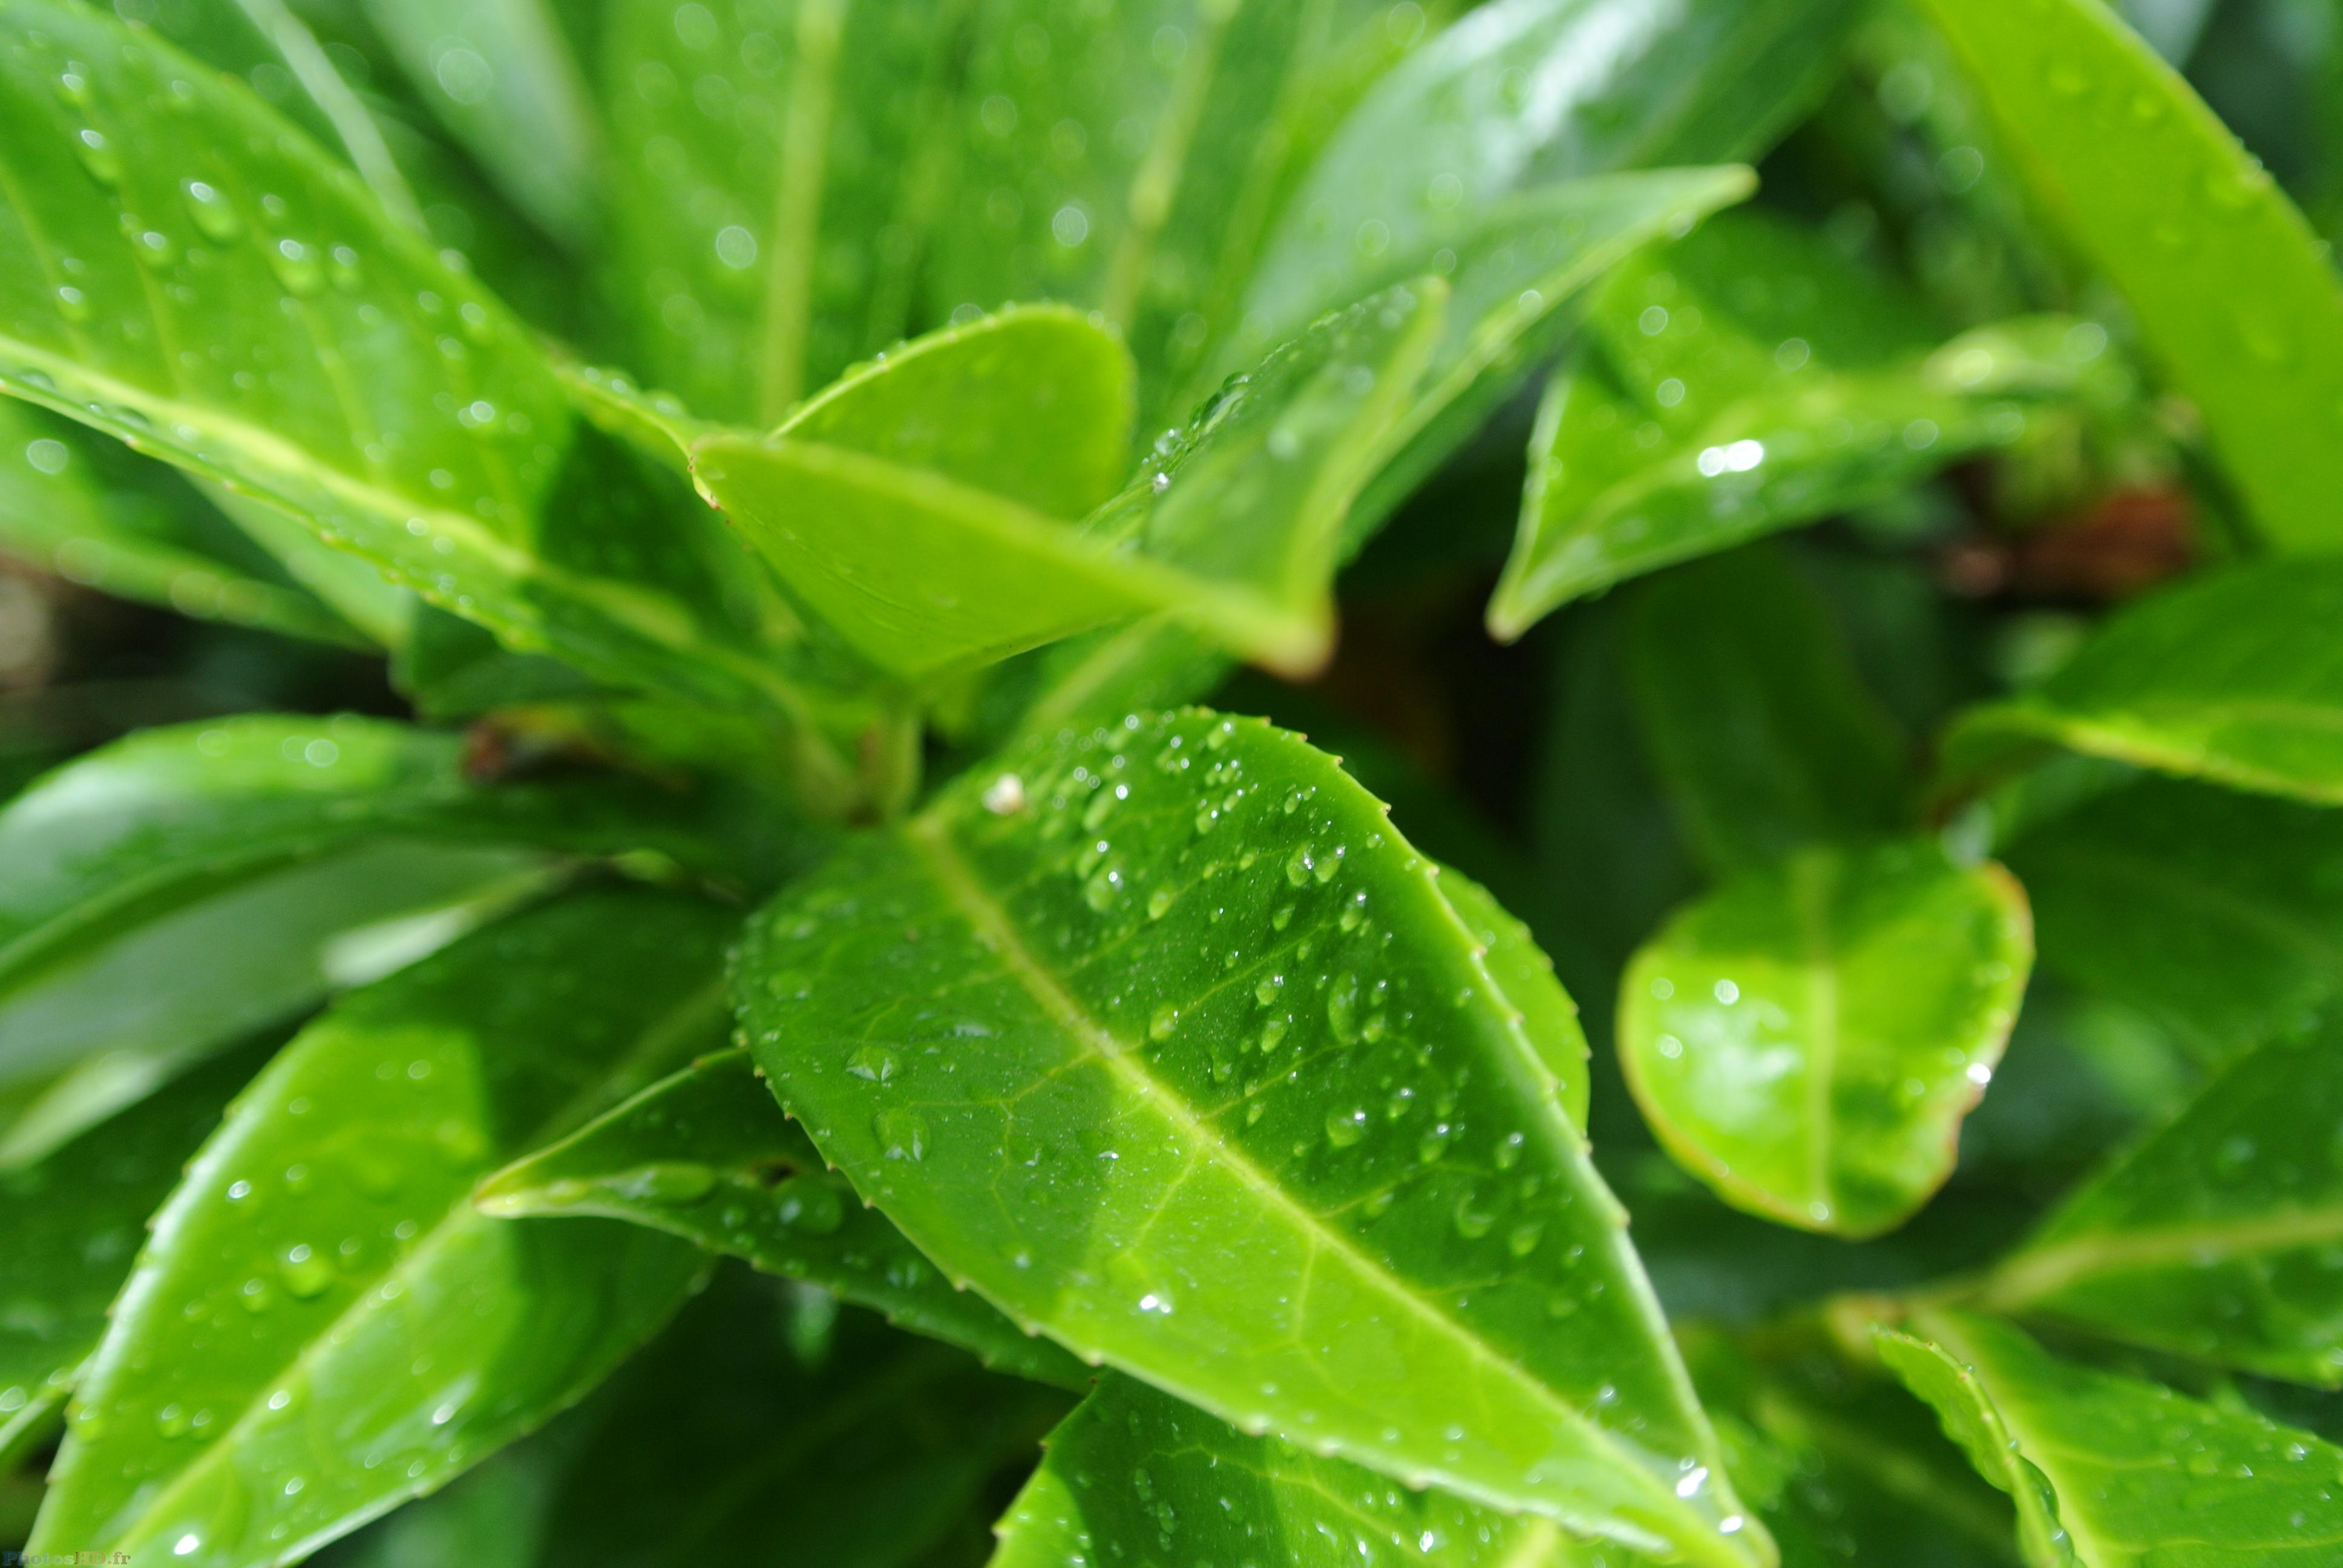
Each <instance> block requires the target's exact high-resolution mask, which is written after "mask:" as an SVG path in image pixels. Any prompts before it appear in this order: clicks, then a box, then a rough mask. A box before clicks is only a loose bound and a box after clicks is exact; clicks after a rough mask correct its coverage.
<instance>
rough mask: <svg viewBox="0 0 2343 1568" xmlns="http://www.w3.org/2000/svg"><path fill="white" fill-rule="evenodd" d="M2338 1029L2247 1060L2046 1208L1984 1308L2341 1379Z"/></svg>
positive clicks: (2293, 1373)
mask: <svg viewBox="0 0 2343 1568" xmlns="http://www.w3.org/2000/svg"><path fill="white" fill-rule="evenodd" d="M2335 1041H2336V1031H2335V1030H2332V1029H2331V1028H2330V1029H2323V1030H2316V1031H2314V1032H2312V1033H2310V1034H2308V1035H2299V1036H2292V1037H2288V1038H2287V1039H2283V1040H2278V1041H2275V1042H2273V1043H2271V1044H2268V1045H2265V1046H2262V1047H2261V1048H2260V1049H2258V1050H2253V1051H2249V1052H2247V1054H2246V1055H2244V1056H2243V1057H2241V1058H2240V1059H2239V1060H2237V1061H2236V1062H2235V1063H2233V1064H2232V1065H2230V1066H2229V1067H2228V1068H2227V1070H2224V1071H2223V1072H2221V1073H2220V1074H2219V1075H2217V1077H2216V1078H2214V1080H2213V1081H2211V1082H2210V1083H2208V1084H2207V1086H2206V1087H2205V1089H2204V1090H2203V1091H2201V1092H2200V1093H2199V1094H2198V1095H2197V1098H2196V1099H2195V1100H2194V1101H2191V1102H2190V1103H2189V1105H2188V1106H2187V1109H2186V1110H2185V1111H2182V1112H2181V1113H2180V1115H2179V1116H2178V1117H2177V1119H2176V1120H2174V1121H2172V1122H2171V1123H2170V1125H2168V1126H2166V1127H2164V1128H2162V1129H2160V1130H2159V1131H2157V1132H2156V1133H2155V1134H2153V1135H2152V1136H2150V1137H2149V1138H2148V1139H2147V1141H2144V1142H2142V1143H2140V1144H2138V1145H2137V1146H2136V1147H2134V1148H2132V1149H2130V1150H2128V1151H2126V1152H2125V1153H2124V1154H2123V1155H2122V1157H2121V1158H2120V1159H2118V1160H2117V1161H2116V1162H2115V1163H2114V1164H2113V1165H2112V1166H2110V1167H2109V1168H2108V1169H2107V1171H2103V1172H2101V1173H2100V1174H2099V1175H2098V1176H2097V1178H2096V1179H2095V1180H2094V1181H2091V1182H2090V1183H2089V1184H2088V1185H2087V1186H2086V1187H2084V1188H2083V1189H2082V1190H2081V1191H2077V1192H2076V1193H2074V1194H2073V1195H2072V1196H2071V1197H2069V1198H2068V1199H2067V1200H2066V1202H2065V1203H2063V1204H2062V1205H2060V1206H2059V1208H2058V1209H2057V1211H2056V1212H2055V1213H2053V1214H2052V1215H2051V1216H2050V1218H2049V1219H2048V1221H2046V1222H2045V1223H2044V1224H2043V1226H2042V1227H2041V1229H2040V1230H2038V1231H2036V1232H2035V1234H2034V1235H2033V1237H2032V1238H2031V1239H2030V1240H2029V1241H2027V1242H2026V1245H2025V1246H2024V1247H2023V1248H2021V1249H2020V1250H2018V1251H2016V1252H2015V1253H2013V1254H2011V1255H2010V1256H2009V1257H2008V1258H2006V1259H2005V1260H2004V1261H2002V1262H2001V1263H2000V1264H1999V1265H1998V1266H1997V1267H1996V1269H1995V1271H1994V1273H1993V1276H1992V1278H1991V1279H1990V1281H1989V1282H1987V1284H1986V1288H1985V1291H1984V1293H1983V1297H1982V1300H1983V1301H1985V1302H1986V1303H1987V1304H1989V1305H1990V1306H1992V1307H1993V1308H1994V1309H1995V1310H1996V1311H1998V1312H2024V1313H2028V1314H2040V1315H2043V1316H2046V1317H2050V1318H2054V1319H2057V1320H2059V1321H2062V1322H2069V1323H2073V1324H2076V1325H2077V1326H2080V1327H2084V1328H2087V1329H2090V1330H2092V1331H2094V1332H2098V1333H2101V1334H2105V1335H2107V1336H2109V1337H2111V1338H2115V1339H2119V1340H2125V1341H2128V1342H2132V1343H2135V1344H2144V1345H2148V1346H2151V1347H2154V1348H2157V1349H2160V1350H2168V1351H2174V1352H2179V1353H2181V1354H2184V1355H2189V1356H2194V1357H2196V1358H2197V1359H2199V1360H2203V1361H2210V1362H2218V1363H2221V1364H2223V1365H2227V1366H2233V1367H2237V1368H2240V1369H2242V1370H2245V1371H2248V1372H2261V1373H2263V1374H2265V1375H2267V1376H2270V1377H2280V1378H2288V1379H2291V1380H2293V1381H2295V1382H2311V1383H2321V1384H2325V1385H2328V1386H2330V1387H2332V1386H2337V1385H2343V1281H2338V1277H2337V1271H2336V1269H2335V1267H2334V1258H2335V1248H2336V1245H2337V1243H2338V1241H2343V1177H2338V1175H2337V1173H2336V1167H2335V1162H2334V1161H2333V1160H2332V1159H2330V1158H2329V1157H2328V1150H2329V1148H2330V1147H2331V1144H2332V1141H2333V1137H2334V1130H2335V1128H2336V1126H2337V1124H2338V1118H2343V1109H2338V1106H2339V1105H2343V1087H2338V1085H2337V1083H2336V1081H2335V1077H2336V1075H2335V1073H2334V1071H2333V1066H2334V1057H2333V1052H2334V1050H2335Z"/></svg>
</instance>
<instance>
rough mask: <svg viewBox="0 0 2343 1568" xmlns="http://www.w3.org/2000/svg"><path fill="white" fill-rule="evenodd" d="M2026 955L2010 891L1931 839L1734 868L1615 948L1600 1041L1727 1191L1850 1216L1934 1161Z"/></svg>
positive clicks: (1988, 868) (1947, 1149)
mask: <svg viewBox="0 0 2343 1568" xmlns="http://www.w3.org/2000/svg"><path fill="white" fill-rule="evenodd" d="M2032 960H2033V932H2032V928H2031V924H2030V922H2029V920H2028V919H2027V914H2026V896H2025V893H2024V892H2023V891H2022V890H2020V889H2019V888H2018V886H2017V884H2016V882H2015V881H2014V880H2012V879H2011V878H2010V877H2009V875H2008V874H2007V873H2006V872H2005V871H2003V870H2002V869H2000V868H1999V867H1998V866H1994V865H1990V864H1988V865H1985V866H1978V867H1963V866H1958V865H1956V864H1954V863H1953V862H1952V861H1950V860H1949V859H1946V856H1945V853H1944V851H1943V850H1942V849H1939V848H1937V847H1936V845H1935V844H1934V843H1931V842H1925V841H1924V842H1914V843H1909V844H1892V845H1888V846H1885V847H1883V848H1879V849H1812V850H1808V851H1805V852H1804V853H1802V854H1798V855H1795V856H1793V857H1792V858H1791V859H1789V860H1787V861H1786V862H1785V863H1783V864H1782V865H1780V866H1777V867H1772V868H1766V869H1758V870H1755V871H1751V872H1747V873H1745V874H1744V875H1742V876H1741V877H1739V878H1736V879H1734V880H1732V881H1730V882H1727V883H1726V884H1725V886H1724V887H1722V888H1720V889H1719V890H1717V891H1715V892H1714V893H1712V894H1710V895H1708V896H1707V897H1706V898H1704V899H1702V900H1700V901H1699V902H1697V903H1695V904H1694V905H1693V906H1692V907H1691V908H1690V909H1688V910H1684V911H1683V912H1682V913H1680V914H1679V915H1677V916H1676V918H1675V919H1674V920H1671V921H1670V922H1669V924H1668V925H1667V926H1666V927H1665V928H1664V930H1662V931H1661V932H1660V934H1659V935H1658V936H1657V937H1655V938H1654V939H1653V940H1652V941H1651V942H1650V943H1649V944H1648V945H1646V946H1645V947H1644V949H1643V950H1642V951H1640V952H1638V953H1637V954H1636V955H1635V958H1634V961H1633V962H1632V963H1631V964H1629V965H1628V968H1627V973H1626V976H1625V978H1624V980H1622V981H1621V984H1620V995H1619V1050H1620V1056H1621V1059H1622V1060H1623V1061H1624V1064H1625V1066H1626V1069H1627V1081H1628V1084H1629V1086H1630V1087H1631V1088H1632V1089H1634V1092H1635V1099H1636V1101H1637V1103H1638V1104H1639V1105H1641V1106H1642V1108H1643V1111H1644V1119H1645V1120H1646V1121H1649V1122H1650V1123H1651V1126H1652V1130H1653V1131H1654V1132H1656V1133H1657V1134H1658V1135H1659V1138H1660V1141H1661V1142H1662V1144H1663V1145H1664V1146H1665V1147H1666V1149H1667V1150H1668V1151H1669V1152H1670V1153H1671V1154H1673V1155H1674V1156H1675V1158H1676V1160H1677V1161H1679V1162H1680V1163H1682V1164H1683V1165H1684V1168H1685V1169H1686V1170H1688V1171H1692V1172H1693V1173H1694V1175H1696V1176H1698V1177H1699V1178H1700V1179H1701V1180H1702V1181H1705V1182H1707V1183H1708V1184H1709V1185H1710V1186H1711V1187H1713V1188H1715V1190H1716V1191H1717V1193H1718V1194H1719V1195H1720V1196H1721V1197H1723V1198H1724V1199H1725V1201H1727V1202H1729V1203H1732V1204H1734V1205H1735V1207H1736V1208H1742V1209H1746V1210H1748V1211H1751V1212H1753V1213H1757V1214H1763V1215H1765V1216H1766V1217H1767V1218H1769V1219H1774V1220H1778V1221H1782V1222H1783V1223H1785V1224H1789V1225H1798V1226H1803V1227H1805V1228H1807V1229H1810V1230H1821V1231H1837V1232H1839V1233H1841V1234H1845V1235H1852V1236H1867V1235H1875V1234H1876V1233H1878V1232H1879V1231H1885V1230H1889V1229H1891V1228H1893V1227H1894V1226H1896V1225H1897V1224H1900V1223H1901V1222H1903V1221H1905V1220H1906V1219H1907V1218H1909V1217H1910V1216H1911V1214H1912V1213H1913V1211H1915V1210H1916V1209H1918V1208H1919V1207H1920V1205H1921V1204H1922V1203H1924V1202H1926V1201H1927V1199H1928V1198H1929V1196H1930V1195H1931V1194H1933V1193H1934V1192H1935V1191H1936V1189H1937V1188H1938V1187H1939V1186H1941V1185H1943V1183H1944V1181H1945V1179H1946V1177H1947V1176H1949V1175H1950V1174H1951V1173H1952V1169H1953V1160H1954V1152H1955V1150H1954V1141H1955V1137H1956V1133H1957V1131H1958V1130H1959V1127H1960V1121H1961V1118H1962V1117H1963V1116H1965V1115H1966V1114H1967V1113H1968V1111H1969V1108H1970V1107H1971V1106H1973V1105H1975V1104H1976V1101H1977V1098H1978V1096H1979V1095H1980V1094H1982V1093H1983V1092H1984V1090H1985V1086H1986V1083H1988V1082H1989V1081H1991V1080H1992V1077H1993V1069H1994V1064H1995V1063H1996V1062H1997V1061H1999V1060H2001V1050H2002V1047H2003V1045H2004V1044H2005V1043H2006V1041H2007V1040H2008V1038H2009V1030H2010V1026H2011V1024H2012V1023H2013V1022H2014V1021H2015V1020H2016V1016H2017V1003H2018V999H2019V998H2020V997H2021V996H2022V995H2023V994H2024V992H2025V989H2026V973H2027V971H2028V970H2029V969H2030V968H2031V966H2032Z"/></svg>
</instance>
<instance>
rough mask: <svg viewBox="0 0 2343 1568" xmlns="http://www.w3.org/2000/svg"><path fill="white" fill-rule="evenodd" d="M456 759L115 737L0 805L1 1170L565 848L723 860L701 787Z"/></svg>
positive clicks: (251, 735)
mask: <svg viewBox="0 0 2343 1568" xmlns="http://www.w3.org/2000/svg"><path fill="white" fill-rule="evenodd" d="M462 754H463V743H462V741H461V739H459V738H458V737H456V736H452V735H435V734H431V733H429V732H427V731H421V730H416V729H408V728H407V727H405V726H401V725H397V724H390V723H387V722H384V721H381V720H376V719H355V718H348V717H344V718H338V719H303V718H278V717H247V718H240V719H223V720H220V721H218V722H216V723H213V724H194V725H186V726H180V727H176V728H170V729H152V730H146V731H144V732H142V733H141V734H139V735H136V736H135V737H132V738H130V739H126V740H122V741H118V742H116V743H115V744H114V745H112V746H109V747H106V748H105V749H101V750H99V751H97V752H96V753H94V754H92V755H90V756H87V757H85V758H83V759H79V760H77V761H75V762H73V763H70V764H68V765H67V766H65V767H64V768H62V769H58V770H57V771H55V772H54V773H52V774H50V775H48V776H47V777H46V778H45V779H41V780H39V781H38V782H36V783H35V784H34V785H33V786H32V787H31V788H30V789H27V790H26V791H25V793H24V794H23V795H21V796H19V797H18V798H17V799H15V801H13V802H11V803H10V804H9V806H8V807H7V809H5V811H0V1128H5V1131H0V1164H9V1163H18V1162H21V1161H25V1160H27V1159H32V1158H35V1157H37V1156H38V1155H39V1154H40V1153H42V1152H44V1151H46V1150H47V1149H49V1148H52V1147H54V1146H55V1143H56V1142H57V1141H59V1140H60V1139H62V1138H65V1137H70V1136H71V1135H72V1134H73V1133H74V1132H75V1131H77V1130H79V1129H80V1128H82V1127H85V1126H87V1125H88V1124H89V1123H90V1121H93V1120H96V1119H98V1118H101V1117H103V1116H105V1115H106V1114H107V1113H108V1112H110V1111H113V1110H114V1109H116V1108H117V1107H119V1106H121V1105H123V1104H126V1103H128V1102H129V1101H132V1100H135V1099H136V1098H138V1097H139V1096H140V1095H142V1094H144V1093H146V1091H148V1090H150V1089H152V1088H153V1087H154V1086H155V1085H156V1083H158V1082H160V1081H162V1080H163V1079H165V1078H166V1077H168V1076H169V1075H170V1074H171V1073H172V1072H173V1071H175V1070H177V1069H178V1068H179V1067H181V1066H184V1065H185V1064H186V1062H188V1061H190V1060H195V1059H196V1058H199V1057H200V1056H202V1055H203V1054H204V1053H206V1051H209V1050H213V1049H216V1047H218V1046H220V1045H222V1044H224V1043H226V1041H228V1040H233V1039H235V1038H236V1037H237V1036H239V1035H241V1034H243V1033H245V1032H246V1031H248V1030H253V1029H256V1028H260V1027H263V1026H265V1025H266V1024H270V1023H273V1022H276V1021H277V1020H282V1019H287V1018H289V1017H292V1016H295V1015H297V1014H298V1013H299V1012H300V1010H303V1009H304V1008H307V1007H309V1006H311V1005H314V1004H315V1002H316V1001H317V1000H318V999H319V998H320V997H321V996H323V995H324V994H325V993H326V992H327V990H329V989H331V988H333V987H335V986H337V985H344V984H349V983H353V982H354V981H355V980H362V979H371V978H374V977H375V976H378V975H381V974H383V973H386V972H387V970H389V969H391V968H395V967H397V965H398V964H401V963H405V962H407V961H408V960H411V959H414V958H416V957H419V956H421V955H422V954H423V953H426V952H428V951H430V950H432V949H433V948H436V947H437V946H439V945H441V944H442V943H444V942H446V941H447V940H449V939H451V938H453V937H455V936H457V935H459V934H461V933H462V932H463V931H464V930H466V929H468V927H469V926H470V925H472V924H473V923H475V922H477V921H478V920H480V919H482V918H484V917H486V916H488V915H490V914H493V913H494V912H496V911H497V910H500V909H504V908H507V907H509V906H510V905H511V904H512V903H513V902H514V901H515V900H518V899H522V898H526V897H528V896H530V895H531V894H533V893H535V892H537V891H539V890H542V889H543V888H544V887H545V885H546V884H547V881H548V879H549V878H550V877H551V876H552V875H554V874H555V873H556V872H557V871H558V868H559V864H560V862H559V860H558V858H557V857H558V855H559V854H561V853H570V854H587V855H615V854H620V853H625V852H628V851H635V850H648V851H650V852H652V853H653V854H654V855H656V856H659V857H661V858H663V859H667V860H668V861H669V863H674V862H676V861H681V862H682V863H684V864H687V865H689V866H692V867H694V868H695V869H702V870H705V871H707V872H709V873H711V874H714V875H717V876H719V877H725V876H728V875H729V874H730V871H731V869H732V863H733V861H734V856H733V855H732V853H731V852H730V851H729V850H728V849H726V848H725V847H724V846H723V845H722V844H721V843H719V842H718V841H716V840H715V839H712V838H710V837H709V836H708V830H707V828H706V827H705V826H703V825H702V824H700V823H696V822H693V821H692V820H691V818H692V817H693V816H694V815H697V814H699V811H698V808H696V807H695V805H694V803H693V801H692V800H691V799H690V798H689V797H688V796H669V795H667V794H666V792H665V791H663V790H659V789H653V788H651V787H649V786H643V785H633V784H628V783H625V782H622V781H618V780H615V779H593V778H587V779H575V780H568V781H558V782H548V783H541V784H520V785H512V786H505V787H498V788H489V787H486V786H481V785H476V784H473V783H471V782H469V781H468V779H466V778H465V776H464V770H463V755H462Z"/></svg>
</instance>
